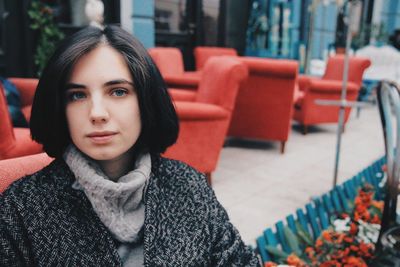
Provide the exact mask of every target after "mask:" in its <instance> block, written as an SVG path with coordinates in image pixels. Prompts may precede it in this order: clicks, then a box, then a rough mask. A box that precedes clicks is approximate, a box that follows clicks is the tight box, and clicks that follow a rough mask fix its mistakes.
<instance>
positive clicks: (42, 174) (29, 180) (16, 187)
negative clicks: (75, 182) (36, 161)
mask: <svg viewBox="0 0 400 267" xmlns="http://www.w3.org/2000/svg"><path fill="white" fill-rule="evenodd" d="M68 173H69V169H68V167H67V165H66V164H65V162H64V161H63V160H62V159H56V160H54V161H52V162H51V163H50V164H49V165H47V166H45V167H44V168H43V169H41V170H39V171H37V172H35V173H33V174H29V175H26V176H24V177H22V178H20V179H18V180H16V181H15V182H13V183H12V184H11V185H10V186H9V187H8V188H7V189H6V190H5V191H4V192H3V193H2V194H0V199H1V198H3V199H8V198H12V199H13V200H14V201H18V200H23V199H29V198H31V197H32V196H39V195H44V194H52V192H55V191H57V190H56V189H57V188H60V187H62V186H63V185H65V184H67V183H68V182H69V181H68V179H67V177H68V176H69V175H68Z"/></svg>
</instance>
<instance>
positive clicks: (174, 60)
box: [148, 47, 185, 77]
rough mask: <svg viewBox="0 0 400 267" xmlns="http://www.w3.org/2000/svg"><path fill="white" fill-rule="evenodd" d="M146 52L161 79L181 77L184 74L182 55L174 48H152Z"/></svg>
mask: <svg viewBox="0 0 400 267" xmlns="http://www.w3.org/2000/svg"><path fill="white" fill-rule="evenodd" d="M148 52H149V54H150V56H151V58H152V59H153V61H154V62H155V63H156V65H157V67H158V69H159V70H160V72H161V75H162V76H163V77H165V76H170V75H181V74H183V73H184V72H185V69H184V65H183V57H182V53H181V51H180V50H179V49H178V48H175V47H154V48H150V49H148Z"/></svg>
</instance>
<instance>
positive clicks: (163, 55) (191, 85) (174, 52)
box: [148, 47, 201, 89]
mask: <svg viewBox="0 0 400 267" xmlns="http://www.w3.org/2000/svg"><path fill="white" fill-rule="evenodd" d="M148 52H149V54H150V56H151V58H152V59H153V61H154V62H155V64H156V65H157V67H158V69H159V70H160V72H161V75H162V76H163V78H164V80H165V82H166V83H167V85H168V86H169V87H174V88H184V89H196V88H197V86H198V84H199V81H200V75H201V73H200V72H197V71H185V69H184V64H183V57H182V53H181V51H180V50H179V49H178V48H174V47H155V48H150V49H148Z"/></svg>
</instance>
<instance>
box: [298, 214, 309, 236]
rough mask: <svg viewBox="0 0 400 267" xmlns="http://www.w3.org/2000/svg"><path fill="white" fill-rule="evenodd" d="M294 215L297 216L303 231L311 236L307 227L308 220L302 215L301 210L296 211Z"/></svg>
mask: <svg viewBox="0 0 400 267" xmlns="http://www.w3.org/2000/svg"><path fill="white" fill-rule="evenodd" d="M296 214H297V219H298V220H299V223H300V225H301V226H302V227H303V230H304V231H306V232H307V233H308V234H310V235H311V233H310V229H309V227H308V220H307V218H306V215H304V212H303V210H302V209H297V210H296Z"/></svg>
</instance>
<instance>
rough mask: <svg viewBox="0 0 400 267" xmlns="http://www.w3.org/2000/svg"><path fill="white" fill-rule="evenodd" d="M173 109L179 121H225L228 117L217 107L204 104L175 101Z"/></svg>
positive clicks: (226, 113) (226, 112)
mask: <svg viewBox="0 0 400 267" xmlns="http://www.w3.org/2000/svg"><path fill="white" fill-rule="evenodd" d="M175 108H176V111H177V114H178V117H179V119H180V120H181V121H183V120H190V121H194V120H197V121H200V120H202V121H212V120H225V119H227V118H229V115H230V112H228V111H227V110H225V109H223V108H221V107H219V106H216V105H212V104H205V103H197V102H184V101H177V102H175Z"/></svg>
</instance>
